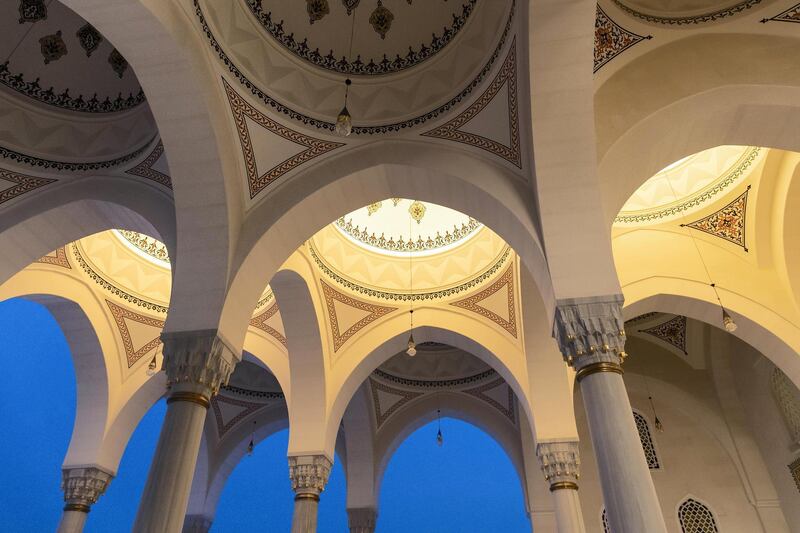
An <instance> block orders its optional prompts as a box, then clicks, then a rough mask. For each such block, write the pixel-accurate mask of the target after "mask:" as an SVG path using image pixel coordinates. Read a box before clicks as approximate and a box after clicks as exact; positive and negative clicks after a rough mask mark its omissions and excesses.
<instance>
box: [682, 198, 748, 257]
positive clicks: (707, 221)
mask: <svg viewBox="0 0 800 533" xmlns="http://www.w3.org/2000/svg"><path fill="white" fill-rule="evenodd" d="M748 192H750V186H749V185H748V186H747V190H746V191H744V192H743V193H742V194H740V195H739V196H738V197H737V198H736V199H735V200H734V201H732V202H731V203H729V204H728V205H726V206H725V207H723V208H722V209H720V210H719V211H716V212H715V213H712V214H710V215H708V216H707V217H704V218H701V219H700V220H695V221H694V222H691V223H689V224H681V226H682V227H683V226H688V227H690V228H692V229H696V230H698V231H702V232H704V233H708V234H709V235H713V236H715V237H719V238H720V239H724V240H726V241H728V242H732V243H733V244H736V245H738V246H741V247H742V249H744V251H745V252H746V251H747V243H746V242H745V224H746V215H747V193H748Z"/></svg>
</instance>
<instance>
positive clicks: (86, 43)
mask: <svg viewBox="0 0 800 533" xmlns="http://www.w3.org/2000/svg"><path fill="white" fill-rule="evenodd" d="M75 35H77V37H78V42H79V43H80V45H81V48H83V49H84V50H85V51H86V57H90V56H91V55H92V52H94V51H95V50H97V47H98V46H100V43H102V42H103V36H102V35H100V32H99V31H97V30H96V29H95V27H94V26H92V25H91V24H86V25H84V26H82V27H81V29H79V30H78V32H77V33H76V34H75Z"/></svg>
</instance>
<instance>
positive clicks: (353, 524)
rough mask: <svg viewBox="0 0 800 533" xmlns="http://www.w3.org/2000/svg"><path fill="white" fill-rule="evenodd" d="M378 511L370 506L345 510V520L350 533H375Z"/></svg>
mask: <svg viewBox="0 0 800 533" xmlns="http://www.w3.org/2000/svg"><path fill="white" fill-rule="evenodd" d="M377 521H378V511H376V510H375V509H373V508H372V507H360V508H358V509H348V510H347V522H348V525H349V526H350V533H375V524H376V523H377Z"/></svg>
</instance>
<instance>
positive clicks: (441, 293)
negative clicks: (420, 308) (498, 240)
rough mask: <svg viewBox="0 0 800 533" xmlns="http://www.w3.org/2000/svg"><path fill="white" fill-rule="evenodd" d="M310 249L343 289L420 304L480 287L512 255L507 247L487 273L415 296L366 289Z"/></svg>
mask: <svg viewBox="0 0 800 533" xmlns="http://www.w3.org/2000/svg"><path fill="white" fill-rule="evenodd" d="M308 249H309V252H310V253H311V258H312V259H313V260H314V262H315V263H316V264H317V266H318V267H319V269H320V270H321V271H322V272H323V273H324V274H325V275H326V276H327V277H329V278H330V279H332V280H333V281H335V282H336V283H338V284H339V285H342V286H343V287H345V288H347V289H349V290H351V291H353V292H356V293H358V294H363V295H364V296H367V297H370V298H377V299H381V300H393V301H399V302H412V301H413V302H420V301H429V300H437V299H440V298H447V297H450V296H454V295H456V294H459V293H462V292H464V291H467V290H469V289H471V288H473V287H475V286H477V285H480V284H481V283H483V282H484V281H486V280H487V279H489V278H490V277H492V276H493V275H494V274H495V273H496V272H497V271H498V270H500V268H502V266H503V264H504V263H505V262H506V260H507V259H508V257H509V256H510V255H511V247H509V246H506V248H505V250H504V251H503V254H502V255H501V256H500V259H498V260H497V262H496V263H495V264H493V265H492V266H491V267H490V268H489V269H488V270H487V271H486V272H484V273H483V274H480V275H478V276H476V277H474V278H472V279H471V280H468V281H466V282H464V283H462V284H461V285H456V286H455V287H450V288H449V289H440V290H437V291H430V292H414V293H413V294H409V293H404V292H388V291H382V290H378V289H371V288H369V287H364V286H363V285H359V284H357V283H353V282H352V281H350V280H348V279H346V278H344V277H342V276H341V275H339V274H337V273H336V272H335V271H334V270H333V269H332V268H331V267H329V266H328V265H327V264H325V262H324V261H323V260H322V259H321V258H320V257H319V255H317V251H316V250H315V249H314V246H313V245H312V244H311V241H308Z"/></svg>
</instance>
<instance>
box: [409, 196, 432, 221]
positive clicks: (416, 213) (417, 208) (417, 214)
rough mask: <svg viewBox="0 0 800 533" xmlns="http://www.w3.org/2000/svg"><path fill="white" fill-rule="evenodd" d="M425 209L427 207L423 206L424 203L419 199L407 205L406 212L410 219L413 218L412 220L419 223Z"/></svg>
mask: <svg viewBox="0 0 800 533" xmlns="http://www.w3.org/2000/svg"><path fill="white" fill-rule="evenodd" d="M427 210H428V208H427V207H425V204H423V203H422V202H420V201H419V200H415V201H414V203H412V204H411V205H410V206H409V207H408V214H409V215H411V218H412V220H414V222H416V223H417V224H419V223H420V222H422V219H423V218H424V217H425V211H427Z"/></svg>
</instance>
